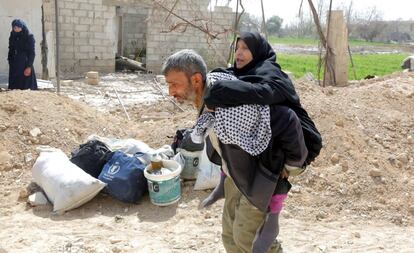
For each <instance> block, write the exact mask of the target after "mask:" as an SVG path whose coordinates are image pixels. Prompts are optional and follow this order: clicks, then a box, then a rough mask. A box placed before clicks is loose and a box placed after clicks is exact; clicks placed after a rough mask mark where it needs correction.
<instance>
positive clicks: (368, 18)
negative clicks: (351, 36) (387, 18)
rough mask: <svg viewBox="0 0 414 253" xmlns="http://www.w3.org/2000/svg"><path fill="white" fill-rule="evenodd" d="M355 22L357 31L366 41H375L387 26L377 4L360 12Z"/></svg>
mask: <svg viewBox="0 0 414 253" xmlns="http://www.w3.org/2000/svg"><path fill="white" fill-rule="evenodd" d="M355 23H356V24H355V30H356V33H357V34H358V35H359V37H360V38H362V39H364V40H366V41H373V40H374V39H375V38H376V37H377V36H378V35H379V34H380V33H381V32H382V31H383V29H384V28H385V27H386V26H387V25H386V23H385V22H383V21H382V13H380V12H379V11H378V9H377V7H376V6H373V7H371V8H368V9H367V10H366V11H364V12H361V13H358V14H357V18H356V20H355Z"/></svg>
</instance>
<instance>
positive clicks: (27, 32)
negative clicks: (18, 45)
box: [11, 19, 29, 34]
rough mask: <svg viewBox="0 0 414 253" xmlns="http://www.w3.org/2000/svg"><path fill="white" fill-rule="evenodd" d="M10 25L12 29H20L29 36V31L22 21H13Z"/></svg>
mask: <svg viewBox="0 0 414 253" xmlns="http://www.w3.org/2000/svg"><path fill="white" fill-rule="evenodd" d="M11 25H12V28H13V27H15V26H17V27H20V28H21V29H22V32H23V33H24V34H29V29H28V28H27V26H26V23H25V22H24V21H23V20H21V19H15V20H13V21H12V23H11Z"/></svg>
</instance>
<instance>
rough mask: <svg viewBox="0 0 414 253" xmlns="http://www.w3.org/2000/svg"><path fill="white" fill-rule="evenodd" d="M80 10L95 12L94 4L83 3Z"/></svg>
mask: <svg viewBox="0 0 414 253" xmlns="http://www.w3.org/2000/svg"><path fill="white" fill-rule="evenodd" d="M79 9H81V10H93V5H92V4H87V3H81V4H80V7H79Z"/></svg>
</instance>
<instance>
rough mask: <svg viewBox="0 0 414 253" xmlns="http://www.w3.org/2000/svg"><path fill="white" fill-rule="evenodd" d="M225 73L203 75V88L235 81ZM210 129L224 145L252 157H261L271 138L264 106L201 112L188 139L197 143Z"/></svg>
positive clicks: (267, 110) (268, 120)
mask: <svg viewBox="0 0 414 253" xmlns="http://www.w3.org/2000/svg"><path fill="white" fill-rule="evenodd" d="M236 79H237V78H236V77H235V76H233V75H230V74H227V73H220V72H214V73H209V74H207V82H206V85H207V88H209V87H211V86H212V85H214V83H215V82H216V81H218V80H236ZM210 127H213V130H214V132H215V134H216V135H217V137H218V139H219V140H220V141H221V142H222V143H224V144H235V145H237V146H239V147H240V148H242V149H243V150H244V151H246V152H247V153H249V154H250V155H252V156H256V155H258V154H260V153H262V152H263V151H264V150H265V149H266V148H267V146H268V145H269V142H270V138H271V134H272V133H271V128H270V108H269V106H267V105H241V106H236V107H226V108H221V107H218V108H216V109H215V112H214V113H212V112H206V111H205V112H203V113H202V114H201V115H200V117H199V118H198V120H197V122H196V124H195V126H194V130H193V133H192V135H191V138H192V139H193V141H194V142H197V143H199V142H201V141H202V140H203V138H204V134H205V133H206V130H207V128H210Z"/></svg>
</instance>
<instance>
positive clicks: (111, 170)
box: [108, 163, 121, 175]
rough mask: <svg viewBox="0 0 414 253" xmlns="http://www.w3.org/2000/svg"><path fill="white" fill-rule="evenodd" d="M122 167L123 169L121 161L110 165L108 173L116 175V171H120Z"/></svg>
mask: <svg viewBox="0 0 414 253" xmlns="http://www.w3.org/2000/svg"><path fill="white" fill-rule="evenodd" d="M120 169H121V166H120V165H119V163H115V164H113V165H112V166H111V167H109V170H108V174H110V175H115V174H116V173H118V172H119V170H120Z"/></svg>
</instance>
